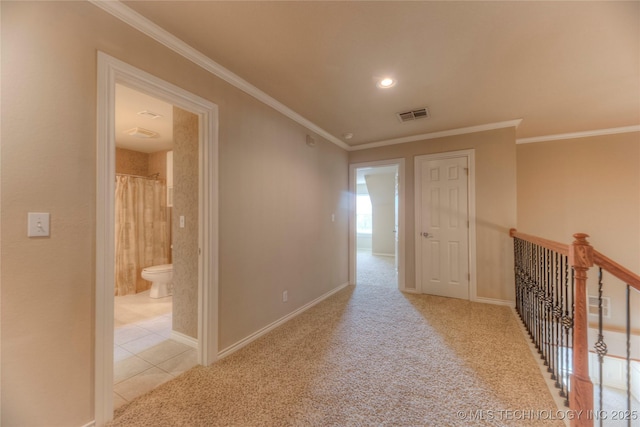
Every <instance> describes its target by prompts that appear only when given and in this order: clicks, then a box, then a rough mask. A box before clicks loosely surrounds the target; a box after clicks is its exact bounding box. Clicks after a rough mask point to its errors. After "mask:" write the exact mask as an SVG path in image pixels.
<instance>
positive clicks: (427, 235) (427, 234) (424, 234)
mask: <svg viewBox="0 0 640 427" xmlns="http://www.w3.org/2000/svg"><path fill="white" fill-rule="evenodd" d="M421 234H422V237H433V236H431V235H430V234H429V233H427V232H426V231H423V232H422V233H421Z"/></svg>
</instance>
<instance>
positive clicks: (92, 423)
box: [82, 421, 96, 427]
mask: <svg viewBox="0 0 640 427" xmlns="http://www.w3.org/2000/svg"><path fill="white" fill-rule="evenodd" d="M95 425H96V422H95V421H91V422H90V423H87V424H85V425H83V426H82V427H95Z"/></svg>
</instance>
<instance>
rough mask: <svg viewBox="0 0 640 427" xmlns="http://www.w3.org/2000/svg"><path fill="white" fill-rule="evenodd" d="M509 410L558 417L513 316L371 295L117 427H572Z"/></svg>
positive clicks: (380, 290)
mask: <svg viewBox="0 0 640 427" xmlns="http://www.w3.org/2000/svg"><path fill="white" fill-rule="evenodd" d="M480 411H483V412H480ZM489 411H493V412H491V413H490V412H489ZM509 411H553V412H554V413H555V411H556V407H555V405H554V402H553V399H552V397H551V395H550V393H549V391H548V389H547V388H546V386H545V383H544V380H543V378H542V376H541V374H540V371H539V369H538V366H537V364H536V362H535V361H534V359H533V356H532V355H531V352H530V350H529V347H528V344H527V342H526V341H525V338H524V336H523V334H522V332H521V330H520V325H519V324H518V321H517V320H516V318H515V316H514V315H513V314H512V312H511V310H510V309H509V308H507V307H500V306H493V305H486V304H479V303H472V302H469V301H462V300H456V299H448V298H440V297H431V296H426V295H411V294H403V293H401V292H399V291H398V290H396V289H392V288H388V287H382V286H363V285H361V286H357V287H354V286H348V287H347V288H345V289H343V290H342V291H340V292H338V293H336V294H335V295H333V296H332V297H330V298H328V299H327V300H325V301H323V302H321V303H320V304H318V305H316V306H315V307H312V308H311V309H309V310H307V311H306V312H304V313H303V314H301V315H299V316H298V317H296V318H295V319H293V320H291V321H290V322H288V323H286V324H285V325H283V326H281V327H279V328H278V329H276V330H274V331H272V332H271V333H269V334H267V335H265V336H263V337H262V338H260V339H258V340H256V341H255V342H253V343H252V344H250V345H248V346H247V347H245V348H243V349H241V350H239V351H238V352H236V353H234V354H232V355H231V356H229V357H227V358H225V359H223V360H220V361H219V362H217V363H215V364H213V365H212V366H209V367H196V368H193V369H191V370H189V371H187V372H185V373H184V374H183V375H181V376H180V377H178V378H176V379H174V380H172V381H170V382H168V383H165V384H163V385H161V386H160V387H158V388H157V389H155V390H153V391H151V392H150V393H148V394H146V395H144V396H141V397H140V398H138V399H137V400H134V401H133V402H131V403H129V404H128V405H125V406H123V407H121V408H120V409H119V410H118V411H117V412H116V418H115V420H114V421H113V422H112V424H111V425H113V426H373V425H376V426H382V425H384V426H467V425H496V426H508V425H513V426H516V425H517V426H521V425H545V426H563V425H564V424H563V423H562V422H561V421H541V420H538V419H535V417H534V420H521V419H517V413H516V412H509ZM472 416H474V417H477V418H482V419H475V420H472V419H470V418H471V417H472ZM529 418H531V417H529Z"/></svg>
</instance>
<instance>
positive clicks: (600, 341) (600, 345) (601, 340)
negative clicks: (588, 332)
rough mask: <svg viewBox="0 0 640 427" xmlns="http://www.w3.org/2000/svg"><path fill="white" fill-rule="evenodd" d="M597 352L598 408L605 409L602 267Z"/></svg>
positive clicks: (599, 278) (599, 276) (600, 273)
mask: <svg viewBox="0 0 640 427" xmlns="http://www.w3.org/2000/svg"><path fill="white" fill-rule="evenodd" d="M595 349H596V353H598V379H599V380H600V385H599V386H598V391H599V393H600V396H599V398H598V405H599V407H598V409H599V410H600V411H602V410H604V408H603V404H602V392H603V389H602V388H603V384H602V383H603V378H602V365H603V364H604V356H605V355H606V354H607V345H606V344H605V343H604V337H603V335H602V267H599V268H598V340H597V341H596V344H595ZM598 418H600V426H601V427H602V422H603V420H602V417H598Z"/></svg>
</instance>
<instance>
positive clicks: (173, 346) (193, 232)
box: [113, 85, 198, 407]
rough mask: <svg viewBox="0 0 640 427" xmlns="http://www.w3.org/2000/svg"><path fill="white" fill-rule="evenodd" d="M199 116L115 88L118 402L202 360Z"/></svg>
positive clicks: (143, 95)
mask: <svg viewBox="0 0 640 427" xmlns="http://www.w3.org/2000/svg"><path fill="white" fill-rule="evenodd" d="M197 120H198V118H197V116H195V115H193V114H191V113H189V112H186V111H184V110H181V109H179V108H176V107H174V106H173V105H171V104H168V103H165V102H163V101H161V100H159V99H155V98H153V97H151V96H148V95H146V94H143V93H140V92H137V91H135V90H133V89H130V88H128V87H126V86H123V85H116V123H115V127H116V132H115V134H116V153H115V159H116V165H115V172H116V176H115V180H116V187H115V188H116V191H115V224H114V228H115V237H116V240H115V246H116V253H115V266H114V267H115V277H116V280H115V286H114V288H115V292H114V388H113V390H114V407H118V406H120V405H122V404H124V403H126V402H128V401H130V400H132V399H133V398H135V397H137V396H139V395H140V394H143V393H145V392H147V391H149V390H151V389H153V388H155V387H156V386H158V385H160V384H162V383H163V382H165V381H168V380H170V379H172V378H174V377H175V376H177V375H179V374H180V373H182V372H183V371H184V370H186V369H189V368H190V367H192V366H194V365H195V364H196V363H197V355H196V347H197V331H192V330H191V329H193V328H190V323H191V322H190V319H189V315H190V313H191V312H193V309H192V307H188V306H187V305H194V301H193V298H192V297H191V296H190V289H193V288H194V286H195V288H197V280H198V277H197V271H198V262H197V241H198V237H197V233H198V225H197V223H198V221H197V205H198V196H197V194H198V192H197V188H198V170H197V166H196V167H195V168H193V167H192V165H193V164H194V163H195V165H197V159H198V146H197V135H198V121H197ZM176 130H177V131H176ZM174 134H177V136H176V135H174ZM194 134H195V138H194V137H193V135H194ZM194 141H195V142H194ZM174 165H175V166H174ZM174 178H176V181H175V182H176V184H177V185H174ZM174 203H175V205H174ZM193 205H195V208H194V207H193ZM194 209H195V212H194ZM175 212H179V215H176V214H175ZM174 248H175V249H174ZM194 250H195V252H194ZM174 267H176V269H177V270H178V271H180V272H181V273H180V274H175V273H176V271H175V270H174ZM194 272H195V276H194ZM194 284H195V285H194ZM181 301H182V303H181ZM195 302H196V303H197V300H196V301H195ZM176 305H177V307H176ZM181 313H182V315H181Z"/></svg>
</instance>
